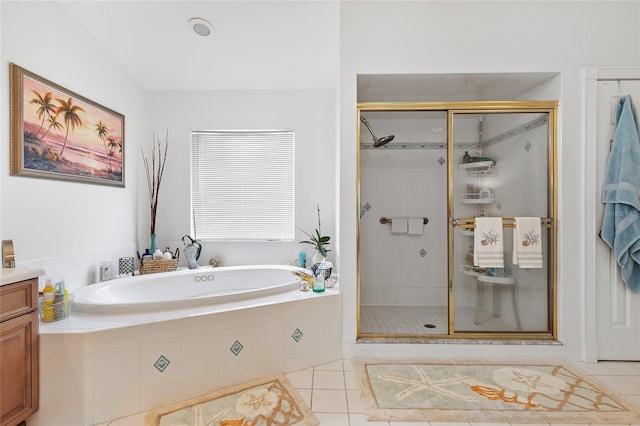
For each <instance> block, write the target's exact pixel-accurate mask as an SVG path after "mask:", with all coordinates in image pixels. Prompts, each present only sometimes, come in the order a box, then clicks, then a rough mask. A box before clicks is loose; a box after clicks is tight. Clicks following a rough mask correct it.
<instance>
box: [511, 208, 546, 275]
mask: <svg viewBox="0 0 640 426" xmlns="http://www.w3.org/2000/svg"><path fill="white" fill-rule="evenodd" d="M515 221H516V224H515V228H514V230H513V264H514V265H518V266H520V267H521V268H542V232H541V228H542V227H541V225H540V218H539V217H516V218H515Z"/></svg>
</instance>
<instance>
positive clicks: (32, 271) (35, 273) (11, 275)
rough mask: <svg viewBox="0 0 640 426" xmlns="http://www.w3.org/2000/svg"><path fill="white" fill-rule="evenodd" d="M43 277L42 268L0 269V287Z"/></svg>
mask: <svg viewBox="0 0 640 426" xmlns="http://www.w3.org/2000/svg"><path fill="white" fill-rule="evenodd" d="M42 275H44V269H42V268H2V269H0V286H3V285H7V284H13V283H17V282H18V281H24V280H30V279H31V278H35V277H39V276H42Z"/></svg>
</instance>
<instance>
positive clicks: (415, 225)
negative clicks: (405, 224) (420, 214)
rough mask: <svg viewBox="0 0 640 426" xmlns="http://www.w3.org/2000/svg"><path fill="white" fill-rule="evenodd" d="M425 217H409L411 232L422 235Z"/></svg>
mask: <svg viewBox="0 0 640 426" xmlns="http://www.w3.org/2000/svg"><path fill="white" fill-rule="evenodd" d="M423 227H424V219H409V234H411V235H422V228H423Z"/></svg>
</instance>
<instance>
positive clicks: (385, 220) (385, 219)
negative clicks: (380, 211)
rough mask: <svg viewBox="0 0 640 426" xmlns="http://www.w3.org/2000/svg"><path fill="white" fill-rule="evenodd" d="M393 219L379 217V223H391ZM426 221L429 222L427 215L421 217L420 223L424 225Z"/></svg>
mask: <svg viewBox="0 0 640 426" xmlns="http://www.w3.org/2000/svg"><path fill="white" fill-rule="evenodd" d="M392 222H393V219H390V218H387V217H384V216H383V217H381V218H380V223H381V224H383V225H386V224H387V223H392ZM427 223H429V218H428V217H423V218H422V224H423V225H426V224H427Z"/></svg>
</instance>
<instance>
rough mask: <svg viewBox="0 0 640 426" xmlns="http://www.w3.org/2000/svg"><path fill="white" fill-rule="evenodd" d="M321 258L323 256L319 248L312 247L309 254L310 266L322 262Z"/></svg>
mask: <svg viewBox="0 0 640 426" xmlns="http://www.w3.org/2000/svg"><path fill="white" fill-rule="evenodd" d="M322 259H324V256H323V255H322V254H320V250H318V249H317V248H316V249H314V250H313V255H312V256H311V266H314V265H317V264H318V263H320V262H322Z"/></svg>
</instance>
